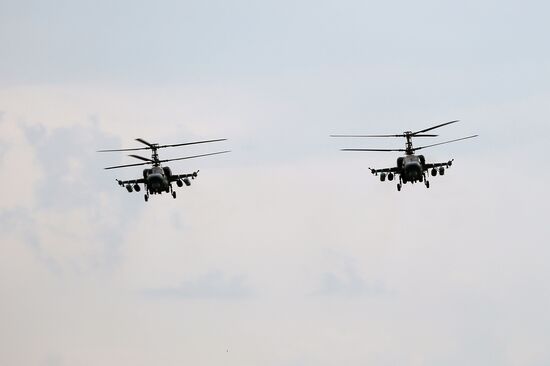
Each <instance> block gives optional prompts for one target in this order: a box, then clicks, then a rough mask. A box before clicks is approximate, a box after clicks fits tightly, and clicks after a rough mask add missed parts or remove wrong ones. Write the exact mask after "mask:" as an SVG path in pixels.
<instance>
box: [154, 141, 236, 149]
mask: <svg viewBox="0 0 550 366" xmlns="http://www.w3.org/2000/svg"><path fill="white" fill-rule="evenodd" d="M226 140H227V139H217V140H204V141H192V142H183V143H181V144H172V145H160V146H158V148H159V149H160V148H164V147H176V146H185V145H195V144H205V143H207V142H218V141H226Z"/></svg>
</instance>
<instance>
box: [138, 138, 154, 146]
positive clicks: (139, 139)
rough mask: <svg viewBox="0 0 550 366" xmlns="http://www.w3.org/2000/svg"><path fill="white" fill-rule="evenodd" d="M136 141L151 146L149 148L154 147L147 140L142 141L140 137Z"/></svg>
mask: <svg viewBox="0 0 550 366" xmlns="http://www.w3.org/2000/svg"><path fill="white" fill-rule="evenodd" d="M136 141H139V142H141V143H142V144H145V145H147V146H149V147H153V144H151V143H149V142H147V141H145V140H144V139H142V138H139V137H138V138H137V139H136Z"/></svg>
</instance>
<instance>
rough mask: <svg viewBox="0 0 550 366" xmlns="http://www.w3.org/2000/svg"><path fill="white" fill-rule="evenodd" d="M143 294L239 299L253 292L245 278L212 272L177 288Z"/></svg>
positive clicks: (154, 290) (188, 297)
mask: <svg viewBox="0 0 550 366" xmlns="http://www.w3.org/2000/svg"><path fill="white" fill-rule="evenodd" d="M145 293H146V294H147V295H148V296H151V297H154V298H179V299H239V298H247V297H250V296H252V295H253V294H254V291H253V290H252V289H251V288H250V287H248V285H247V284H246V277H245V276H232V277H228V276H227V275H225V274H224V273H223V272H220V271H213V272H209V273H207V274H204V275H202V276H199V277H198V278H196V279H194V280H187V281H184V282H182V283H181V284H180V285H179V286H177V287H165V288H158V289H150V290H147V291H145Z"/></svg>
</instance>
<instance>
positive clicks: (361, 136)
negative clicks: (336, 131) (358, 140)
mask: <svg viewBox="0 0 550 366" xmlns="http://www.w3.org/2000/svg"><path fill="white" fill-rule="evenodd" d="M330 137H403V134H401V135H330Z"/></svg>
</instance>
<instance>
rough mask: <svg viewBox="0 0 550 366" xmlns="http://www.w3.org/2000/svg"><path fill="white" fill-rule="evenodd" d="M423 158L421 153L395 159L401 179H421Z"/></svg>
mask: <svg viewBox="0 0 550 366" xmlns="http://www.w3.org/2000/svg"><path fill="white" fill-rule="evenodd" d="M424 165H425V159H424V156H422V155H406V156H403V157H400V158H398V159H397V167H398V168H399V169H400V170H401V172H400V175H401V179H403V180H404V181H408V182H416V181H419V180H422V178H423V175H424V170H425V168H424Z"/></svg>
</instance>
